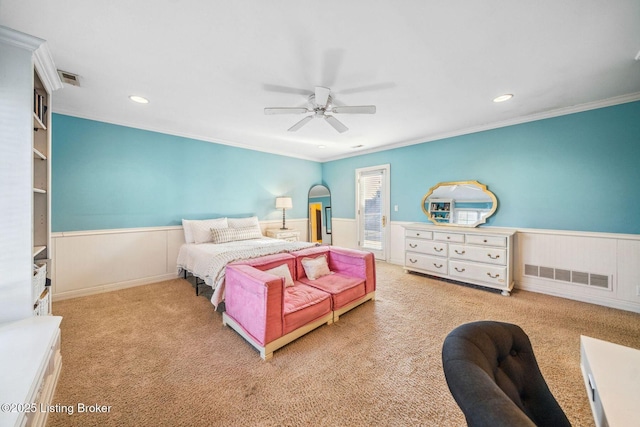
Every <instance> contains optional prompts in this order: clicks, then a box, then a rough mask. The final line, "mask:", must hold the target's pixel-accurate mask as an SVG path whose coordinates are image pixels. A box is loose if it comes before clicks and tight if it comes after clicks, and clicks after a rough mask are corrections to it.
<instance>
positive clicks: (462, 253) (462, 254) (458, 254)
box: [455, 249, 491, 256]
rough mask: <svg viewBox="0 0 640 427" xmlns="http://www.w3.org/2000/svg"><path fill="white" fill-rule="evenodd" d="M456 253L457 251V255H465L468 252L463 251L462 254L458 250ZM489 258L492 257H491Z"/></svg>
mask: <svg viewBox="0 0 640 427" xmlns="http://www.w3.org/2000/svg"><path fill="white" fill-rule="evenodd" d="M455 251H456V253H457V254H458V255H464V254H465V253H466V252H467V251H462V252H460V251H458V250H457V249H456V250H455ZM489 256H491V255H489Z"/></svg>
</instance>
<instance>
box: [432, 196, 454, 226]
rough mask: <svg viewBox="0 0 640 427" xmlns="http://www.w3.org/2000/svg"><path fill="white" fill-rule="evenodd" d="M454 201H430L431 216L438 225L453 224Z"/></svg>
mask: <svg viewBox="0 0 640 427" xmlns="http://www.w3.org/2000/svg"><path fill="white" fill-rule="evenodd" d="M453 209H454V201H453V199H430V201H429V215H430V216H431V218H432V219H433V221H435V222H438V223H451V222H453Z"/></svg>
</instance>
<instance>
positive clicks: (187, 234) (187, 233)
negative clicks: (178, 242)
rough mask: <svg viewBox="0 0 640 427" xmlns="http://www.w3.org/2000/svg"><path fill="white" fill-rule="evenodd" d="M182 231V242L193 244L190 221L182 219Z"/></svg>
mask: <svg viewBox="0 0 640 427" xmlns="http://www.w3.org/2000/svg"><path fill="white" fill-rule="evenodd" d="M182 229H183V230H184V241H185V242H186V243H193V233H192V232H191V221H190V220H188V219H182Z"/></svg>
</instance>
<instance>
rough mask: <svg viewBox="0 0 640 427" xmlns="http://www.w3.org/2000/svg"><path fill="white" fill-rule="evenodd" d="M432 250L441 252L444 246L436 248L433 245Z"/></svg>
mask: <svg viewBox="0 0 640 427" xmlns="http://www.w3.org/2000/svg"><path fill="white" fill-rule="evenodd" d="M433 250H434V251H436V252H442V251H443V250H444V248H436V247H435V246H434V247H433Z"/></svg>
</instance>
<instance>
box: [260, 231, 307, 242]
mask: <svg viewBox="0 0 640 427" xmlns="http://www.w3.org/2000/svg"><path fill="white" fill-rule="evenodd" d="M266 233H267V237H273V238H274V239H282V240H286V241H287V242H297V241H298V240H300V232H299V231H298V230H293V229H289V230H281V229H279V228H267V230H266Z"/></svg>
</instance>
